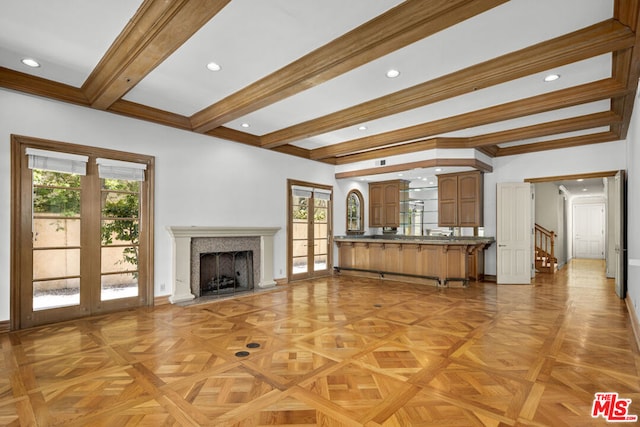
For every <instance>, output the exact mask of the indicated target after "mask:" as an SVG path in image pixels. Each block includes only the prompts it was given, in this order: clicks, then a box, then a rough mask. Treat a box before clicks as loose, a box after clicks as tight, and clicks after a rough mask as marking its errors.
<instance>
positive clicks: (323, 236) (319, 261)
mask: <svg viewBox="0 0 640 427" xmlns="http://www.w3.org/2000/svg"><path fill="white" fill-rule="evenodd" d="M313 218H314V223H313V270H314V271H316V272H317V271H324V270H327V268H328V256H329V232H328V230H329V200H325V199H314V212H313Z"/></svg>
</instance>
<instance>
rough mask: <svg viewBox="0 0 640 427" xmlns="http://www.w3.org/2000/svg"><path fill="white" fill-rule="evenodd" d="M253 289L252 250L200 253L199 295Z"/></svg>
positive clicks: (231, 292) (222, 293) (223, 293)
mask: <svg viewBox="0 0 640 427" xmlns="http://www.w3.org/2000/svg"><path fill="white" fill-rule="evenodd" d="M251 290H253V251H235V252H209V253H202V254H200V296H207V295H225V294H233V293H237V292H246V291H251Z"/></svg>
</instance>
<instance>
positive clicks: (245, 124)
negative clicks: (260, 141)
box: [240, 123, 251, 128]
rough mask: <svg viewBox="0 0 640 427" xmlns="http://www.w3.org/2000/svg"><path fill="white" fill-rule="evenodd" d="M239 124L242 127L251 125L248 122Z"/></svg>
mask: <svg viewBox="0 0 640 427" xmlns="http://www.w3.org/2000/svg"><path fill="white" fill-rule="evenodd" d="M240 126H242V127H243V128H248V127H250V126H251V125H250V124H249V123H243V124H241V125H240Z"/></svg>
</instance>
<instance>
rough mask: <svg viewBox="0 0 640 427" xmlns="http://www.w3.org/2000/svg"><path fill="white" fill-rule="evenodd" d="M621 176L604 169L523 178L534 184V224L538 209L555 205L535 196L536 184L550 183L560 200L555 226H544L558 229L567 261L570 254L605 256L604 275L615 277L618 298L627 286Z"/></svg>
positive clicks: (600, 257)
mask: <svg viewBox="0 0 640 427" xmlns="http://www.w3.org/2000/svg"><path fill="white" fill-rule="evenodd" d="M624 176H625V174H624V171H605V172H593V173H586V174H578V175H566V176H555V177H548V178H536V179H528V180H526V181H527V182H531V183H535V184H536V206H537V209H536V223H537V222H538V219H539V217H538V212H539V210H540V209H542V210H543V211H544V210H547V211H548V210H549V209H550V208H551V207H552V206H555V205H556V203H555V202H553V201H550V200H552V199H549V198H547V199H544V198H539V197H538V196H537V193H538V184H549V185H551V184H553V185H554V191H555V194H556V196H555V197H559V198H560V199H562V204H563V209H562V210H560V211H559V212H562V214H561V215H559V216H558V217H557V218H556V220H555V224H557V225H554V226H547V225H545V226H546V227H547V228H550V229H552V230H554V231H556V229H555V228H554V227H556V226H558V227H559V229H560V230H561V235H560V236H559V241H560V243H561V244H563V246H564V249H563V250H562V251H561V252H562V253H564V254H565V255H566V262H568V261H569V260H570V259H571V258H572V257H573V258H585V259H603V258H604V259H605V261H606V263H605V265H606V272H607V275H608V276H609V277H612V278H613V277H615V279H616V293H617V294H618V295H619V296H620V297H621V298H624V294H625V287H626V284H625V277H626V271H625V270H626V264H625V263H623V262H621V261H620V260H622V259H624V254H625V244H624V243H625V239H624V236H625V231H624V230H625V222H626V218H625V213H626V209H625V200H626V196H625V194H626V193H625V186H624V183H625V179H624ZM580 206H582V207H580ZM543 225H544V224H543ZM561 264H562V263H561Z"/></svg>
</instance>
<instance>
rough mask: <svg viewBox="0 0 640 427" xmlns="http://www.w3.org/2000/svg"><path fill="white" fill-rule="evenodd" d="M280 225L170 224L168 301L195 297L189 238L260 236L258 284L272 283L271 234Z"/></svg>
mask: <svg viewBox="0 0 640 427" xmlns="http://www.w3.org/2000/svg"><path fill="white" fill-rule="evenodd" d="M278 230H280V227H200V226H193V227H189V226H171V227H167V231H169V234H170V235H171V240H172V242H173V248H172V250H173V265H172V266H173V284H172V292H171V296H170V297H169V301H171V302H172V303H174V304H175V303H178V302H183V301H189V300H192V299H194V298H195V296H194V295H193V293H191V239H192V238H195V237H260V282H259V283H258V287H260V288H268V287H271V286H275V284H276V282H275V280H274V278H273V251H274V248H273V236H274V235H275V234H276V233H277V232H278Z"/></svg>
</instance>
